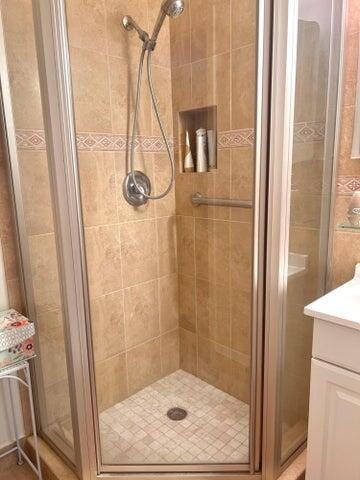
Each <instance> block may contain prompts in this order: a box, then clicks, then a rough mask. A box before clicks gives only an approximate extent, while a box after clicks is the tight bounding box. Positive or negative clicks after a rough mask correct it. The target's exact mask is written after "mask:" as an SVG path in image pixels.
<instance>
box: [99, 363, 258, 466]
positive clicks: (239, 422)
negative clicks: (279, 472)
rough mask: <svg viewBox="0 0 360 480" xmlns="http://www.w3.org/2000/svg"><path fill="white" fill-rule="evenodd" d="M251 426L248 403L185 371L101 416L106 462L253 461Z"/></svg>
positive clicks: (119, 404)
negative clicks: (173, 416)
mask: <svg viewBox="0 0 360 480" xmlns="http://www.w3.org/2000/svg"><path fill="white" fill-rule="evenodd" d="M172 407H181V408H184V409H186V410H187V412H188V415H187V417H186V418H185V419H184V420H181V421H174V420H170V419H169V418H168V417H167V411H168V410H169V409H170V408H172ZM248 430H249V406H248V405H247V404H246V403H244V402H242V401H240V400H237V399H236V398H234V397H232V396H231V395H228V394H227V393H225V392H223V391H221V390H219V389H218V388H215V387H213V386H211V385H209V384H208V383H206V382H203V381H202V380H200V379H199V378H197V377H195V376H193V375H191V374H189V373H186V372H184V371H183V370H177V371H176V372H174V373H172V374H171V375H168V376H167V377H164V378H162V379H161V380H158V381H157V382H155V383H153V384H152V385H149V386H148V387H146V388H144V389H143V390H141V391H139V392H137V393H136V394H134V395H132V396H131V397H129V398H127V399H126V400H124V401H123V402H120V403H118V404H116V405H114V406H113V407H111V408H109V409H108V410H105V411H104V412H102V413H101V414H100V434H101V444H102V456H103V462H104V463H105V464H163V463H165V464H178V463H180V464H183V463H189V464H192V463H247V461H248V445H249V443H248Z"/></svg>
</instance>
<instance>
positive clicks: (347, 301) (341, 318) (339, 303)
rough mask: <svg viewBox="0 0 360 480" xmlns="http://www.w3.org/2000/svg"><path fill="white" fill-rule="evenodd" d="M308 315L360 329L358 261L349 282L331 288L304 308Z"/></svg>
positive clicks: (359, 270)
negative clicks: (333, 288)
mask: <svg viewBox="0 0 360 480" xmlns="http://www.w3.org/2000/svg"><path fill="white" fill-rule="evenodd" d="M304 313H305V314H306V315H309V316H310V317H316V318H319V319H320V320H325V321H328V322H332V323H336V324H338V325H343V326H345V327H349V328H354V329H357V330H360V263H358V264H357V265H356V271H355V276H354V278H353V279H352V280H350V282H347V283H345V284H344V285H342V286H341V287H339V288H336V289H335V290H332V291H331V292H329V293H328V294H326V295H324V296H323V297H320V298H319V299H318V300H315V302H312V303H310V305H308V306H307V307H305V309H304Z"/></svg>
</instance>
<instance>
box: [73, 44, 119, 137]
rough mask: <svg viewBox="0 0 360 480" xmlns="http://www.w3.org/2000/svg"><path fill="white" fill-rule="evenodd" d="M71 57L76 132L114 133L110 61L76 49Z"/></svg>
mask: <svg viewBox="0 0 360 480" xmlns="http://www.w3.org/2000/svg"><path fill="white" fill-rule="evenodd" d="M70 55H71V69H72V82H73V94H74V108H75V119H76V128H77V131H79V132H101V133H103V132H111V130H112V127H111V113H110V88H109V74H108V60H107V57H106V56H105V55H102V54H99V53H96V52H93V51H91V50H84V49H79V48H74V47H72V48H71V49H70Z"/></svg>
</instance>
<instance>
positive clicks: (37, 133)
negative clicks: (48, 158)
mask: <svg viewBox="0 0 360 480" xmlns="http://www.w3.org/2000/svg"><path fill="white" fill-rule="evenodd" d="M16 143H17V146H18V148H19V149H20V150H45V149H46V139H45V132H44V130H16Z"/></svg>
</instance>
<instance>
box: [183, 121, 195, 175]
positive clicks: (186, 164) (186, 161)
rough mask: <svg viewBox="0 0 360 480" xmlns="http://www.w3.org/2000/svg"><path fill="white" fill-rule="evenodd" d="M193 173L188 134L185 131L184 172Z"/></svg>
mask: <svg viewBox="0 0 360 480" xmlns="http://www.w3.org/2000/svg"><path fill="white" fill-rule="evenodd" d="M193 171H194V159H193V156H192V154H191V148H190V138H189V132H188V130H186V136H185V158H184V172H193Z"/></svg>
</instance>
